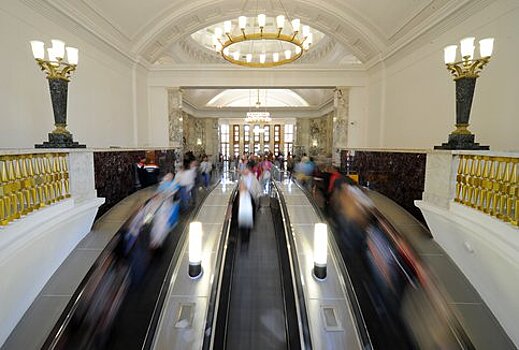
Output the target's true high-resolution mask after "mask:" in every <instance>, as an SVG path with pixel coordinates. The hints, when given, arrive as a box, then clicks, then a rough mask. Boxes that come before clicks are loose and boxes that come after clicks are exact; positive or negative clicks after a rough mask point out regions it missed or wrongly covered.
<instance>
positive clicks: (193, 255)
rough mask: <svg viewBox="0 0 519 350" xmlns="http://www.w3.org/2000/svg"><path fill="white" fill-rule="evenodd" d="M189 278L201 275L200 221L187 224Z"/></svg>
mask: <svg viewBox="0 0 519 350" xmlns="http://www.w3.org/2000/svg"><path fill="white" fill-rule="evenodd" d="M188 274H189V277H191V278H198V277H200V276H201V275H202V223H201V222H199V221H193V222H192V223H190V224H189V268H188Z"/></svg>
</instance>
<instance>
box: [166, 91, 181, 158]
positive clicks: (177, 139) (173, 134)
mask: <svg viewBox="0 0 519 350" xmlns="http://www.w3.org/2000/svg"><path fill="white" fill-rule="evenodd" d="M168 115H169V145H170V146H171V147H178V148H182V147H183V137H184V123H183V111H182V90H181V89H180V88H172V89H168Z"/></svg>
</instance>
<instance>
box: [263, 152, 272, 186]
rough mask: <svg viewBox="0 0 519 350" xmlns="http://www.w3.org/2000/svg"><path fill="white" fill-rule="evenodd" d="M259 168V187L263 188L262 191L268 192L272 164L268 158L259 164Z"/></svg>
mask: <svg viewBox="0 0 519 350" xmlns="http://www.w3.org/2000/svg"><path fill="white" fill-rule="evenodd" d="M260 168H261V177H260V183H261V187H262V188H263V191H267V192H268V188H269V184H270V180H271V178H272V162H271V161H270V160H269V159H268V158H265V159H264V160H263V161H262V162H261V163H260Z"/></svg>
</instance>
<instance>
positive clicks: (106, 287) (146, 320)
mask: <svg viewBox="0 0 519 350" xmlns="http://www.w3.org/2000/svg"><path fill="white" fill-rule="evenodd" d="M208 194H209V193H208V192H205V191H204V192H202V193H201V194H200V195H198V196H197V200H196V203H195V204H194V206H193V207H192V208H190V209H189V210H188V211H187V212H185V213H183V215H180V217H179V220H178V222H177V224H176V226H175V227H174V229H173V230H172V231H171V232H169V234H168V236H167V238H166V239H165V241H164V242H163V244H162V247H160V248H159V249H152V250H150V248H149V247H150V229H151V223H152V222H153V219H154V218H153V217H146V215H144V214H142V212H143V208H139V209H138V210H136V211H135V213H134V214H133V215H132V216H131V217H130V218H129V219H128V221H127V222H126V223H125V224H124V225H123V226H122V227H121V228H120V229H119V231H118V232H117V233H116V234H115V236H114V238H113V239H112V240H111V241H110V242H109V243H108V245H107V247H106V248H105V250H104V251H103V252H102V253H101V255H100V257H99V258H98V259H97V261H96V262H95V263H94V265H93V266H92V268H91V269H90V271H89V272H88V273H87V275H86V276H85V278H84V279H83V281H82V282H81V284H80V286H79V287H78V289H77V290H76V292H75V293H74V295H73V296H72V298H71V301H70V302H69V304H68V305H67V307H66V308H65V310H64V312H63V313H62V316H61V317H60V319H59V320H58V322H57V323H56V325H55V327H54V328H53V330H52V331H51V333H50V335H49V336H48V338H47V340H46V342H45V344H44V345H43V347H42V349H142V348H143V347H144V345H145V341H146V339H147V337H148V334H150V333H153V332H154V329H153V327H151V326H150V324H153V323H154V316H155V310H156V309H157V308H159V309H160V307H161V303H162V301H163V300H161V295H162V294H163V293H164V286H165V285H166V286H167V285H168V283H167V282H165V281H169V278H170V277H171V276H169V275H168V274H169V272H170V271H169V270H170V269H169V267H170V265H171V261H174V260H175V259H178V249H177V247H178V246H179V245H180V244H181V242H182V240H183V239H185V238H184V237H185V235H186V234H187V229H186V228H187V226H188V223H189V221H190V220H191V218H192V217H193V216H194V215H196V214H197V212H198V211H199V209H200V207H201V205H202V203H203V202H204V200H205V198H206V197H207V195H208ZM139 215H141V216H142V218H141V219H139ZM136 221H144V222H145V224H142V226H141V227H139V229H138V231H139V234H138V235H137V236H136V237H135V238H134V239H135V242H134V243H132V245H131V247H132V248H131V249H130V250H126V248H125V247H127V246H129V244H128V240H129V239H132V238H131V235H130V234H129V233H128V232H129V231H131V226H132V225H133V224H134V223H135V222H136ZM150 327H151V328H150Z"/></svg>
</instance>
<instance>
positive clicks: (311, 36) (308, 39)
mask: <svg viewBox="0 0 519 350" xmlns="http://www.w3.org/2000/svg"><path fill="white" fill-rule="evenodd" d="M305 42H306V43H307V44H308V46H310V45H312V44H313V42H314V34H313V33H308V37H307V38H306V40H305Z"/></svg>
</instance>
